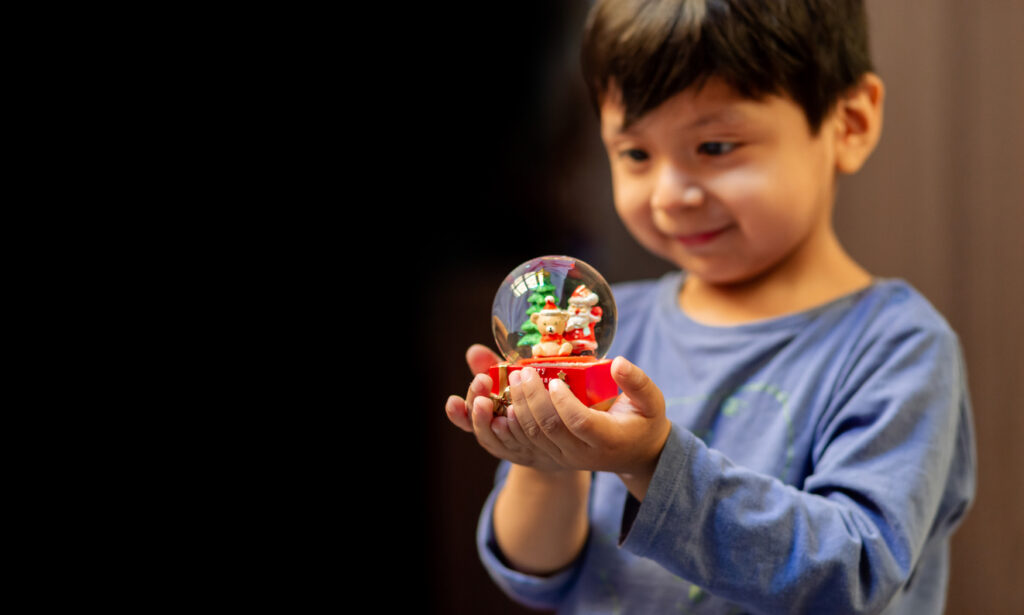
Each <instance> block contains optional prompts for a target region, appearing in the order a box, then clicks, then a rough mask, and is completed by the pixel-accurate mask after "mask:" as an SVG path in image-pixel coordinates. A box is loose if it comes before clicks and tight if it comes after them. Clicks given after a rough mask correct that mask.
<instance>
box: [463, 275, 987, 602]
mask: <svg viewBox="0 0 1024 615" xmlns="http://www.w3.org/2000/svg"><path fill="white" fill-rule="evenodd" d="M682 280H683V277H682V274H679V273H676V274H669V275H666V276H665V277H663V278H662V279H660V280H657V281H650V282H642V283H633V284H625V285H620V286H617V287H616V288H615V289H614V292H615V299H616V303H617V306H618V311H619V325H618V327H619V328H618V332H617V334H616V338H615V341H614V344H613V346H612V348H611V350H610V352H609V355H608V356H610V357H612V356H616V355H623V356H625V357H626V358H628V359H629V360H631V361H633V362H634V363H635V364H637V365H638V366H640V367H641V368H642V369H643V370H644V371H645V372H646V373H647V374H648V375H649V376H650V377H651V378H652V379H653V380H654V382H655V383H656V384H657V385H658V386H659V388H661V390H662V392H663V393H664V395H665V398H666V405H667V413H668V417H669V419H670V420H671V421H672V424H673V427H672V431H671V434H670V436H669V439H668V441H667V443H666V445H665V448H664V450H663V451H662V454H661V457H660V459H659V461H658V466H657V469H656V470H655V473H654V477H653V479H652V481H651V484H650V486H649V488H648V491H647V494H646V496H645V498H644V501H643V502H642V503H639V502H637V501H636V500H635V499H634V498H633V497H632V496H630V495H629V493H628V492H627V491H626V489H625V487H624V485H623V484H622V482H621V481H620V480H619V479H618V478H617V477H616V476H615V475H613V474H606V473H600V472H598V473H595V474H594V481H593V483H592V487H591V497H590V503H589V507H590V508H589V518H590V534H589V536H588V539H587V543H586V545H585V547H584V550H583V552H582V553H581V554H580V557H579V558H577V560H576V562H575V563H574V564H573V565H572V566H570V567H569V568H567V569H566V570H564V571H561V572H559V573H557V574H555V575H552V576H549V577H533V576H529V575H524V574H521V573H519V572H516V571H514V570H511V569H510V568H508V567H507V566H506V565H505V564H504V563H503V559H502V557H501V554H500V551H499V549H498V548H497V545H496V543H495V540H494V535H493V528H492V524H491V515H492V511H493V504H494V498H495V496H496V494H497V492H498V490H499V489H500V488H501V485H502V484H503V481H504V477H505V475H506V474H507V470H508V466H507V463H502V464H501V465H500V466H499V470H498V473H497V481H496V485H495V489H494V491H493V492H492V494H491V497H490V498H489V499H488V501H487V503H486V505H485V506H484V510H483V512H482V514H481V522H480V525H479V528H478V546H479V549H480V554H481V558H482V560H483V562H484V565H485V567H486V568H487V570H488V571H489V572H490V574H491V576H492V577H493V578H494V579H495V581H496V582H497V583H498V584H499V585H500V586H501V587H502V588H503V589H504V590H505V591H506V592H507V593H508V594H509V595H510V596H512V597H513V598H515V599H516V600H518V601H519V602H522V603H524V604H528V605H532V606H537V607H543V608H552V609H557V610H558V611H559V612H565V613H744V612H750V613H786V614H792V613H828V614H834V613H847V612H855V613H861V612H866V613H879V612H884V613H914V614H928V613H941V612H942V609H943V605H944V601H945V590H946V584H947V576H948V572H949V539H950V535H951V534H952V532H953V530H954V529H955V528H956V526H957V525H958V524H959V522H960V521H961V520H962V518H963V516H964V514H965V513H966V511H967V509H968V507H969V505H970V503H971V501H972V498H973V495H974V481H975V470H974V468H975V451H974V438H973V428H972V419H971V409H970V401H969V397H968V393H967V385H966V381H965V375H964V366H963V361H962V355H961V351H960V348H959V344H958V341H957V338H956V336H955V334H954V333H953V332H952V330H951V329H950V328H949V326H948V325H947V323H946V322H945V320H944V319H943V318H942V317H941V316H940V315H939V314H938V313H937V312H936V311H935V310H934V308H932V306H931V305H930V304H929V303H928V302H927V300H925V299H924V298H923V297H922V296H921V295H920V294H918V293H917V292H916V291H914V290H913V289H912V288H911V287H910V286H909V285H907V284H906V283H905V282H902V281H899V280H877V281H876V282H875V283H874V284H873V285H872V286H871V287H869V288H868V289H865V290H863V291H861V292H858V293H854V294H852V295H849V296H847V297H843V298H841V299H838V300H836V301H833V302H831V303H829V304H827V305H824V306H821V307H819V308H815V309H812V310H809V311H806V312H802V313H799V314H794V315H790V316H784V317H781V318H776V319H771V320H766V321H761V322H756V323H750V324H745V325H740V326H733V327H715V326H707V325H702V324H700V323H697V322H695V321H693V320H691V319H690V318H688V317H687V316H686V315H685V314H684V313H683V312H682V311H680V310H679V308H678V306H677V301H676V298H677V296H678V290H679V287H680V284H681V283H682Z"/></svg>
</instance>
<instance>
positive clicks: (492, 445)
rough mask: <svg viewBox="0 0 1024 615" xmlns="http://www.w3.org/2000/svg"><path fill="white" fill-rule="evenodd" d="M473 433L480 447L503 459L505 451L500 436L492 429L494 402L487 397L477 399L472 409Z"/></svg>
mask: <svg viewBox="0 0 1024 615" xmlns="http://www.w3.org/2000/svg"><path fill="white" fill-rule="evenodd" d="M472 417H473V431H474V432H475V433H476V439H477V441H478V442H480V446H482V447H484V448H485V449H487V450H488V451H489V452H490V453H491V454H493V455H497V456H499V457H501V456H502V455H501V451H503V450H504V448H505V447H504V446H502V444H501V441H500V440H498V436H496V435H495V434H494V431H493V430H492V429H491V419H493V418H494V402H492V401H491V400H490V399H488V398H486V397H477V398H476V400H475V401H474V402H473V409H472Z"/></svg>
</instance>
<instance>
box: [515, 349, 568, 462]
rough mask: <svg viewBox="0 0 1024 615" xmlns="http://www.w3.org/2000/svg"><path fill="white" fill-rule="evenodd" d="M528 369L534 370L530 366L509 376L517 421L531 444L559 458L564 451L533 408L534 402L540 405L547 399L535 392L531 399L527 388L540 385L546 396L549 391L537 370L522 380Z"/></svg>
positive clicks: (548, 401)
mask: <svg viewBox="0 0 1024 615" xmlns="http://www.w3.org/2000/svg"><path fill="white" fill-rule="evenodd" d="M527 370H530V371H531V372H533V370H531V369H530V368H526V369H523V370H521V371H517V372H512V373H511V374H509V376H508V384H509V387H508V390H509V394H510V395H511V396H512V407H513V408H514V410H515V415H516V421H517V422H518V423H519V427H520V428H521V429H522V433H523V434H524V435H525V436H526V439H527V441H528V442H529V443H530V446H534V447H536V448H539V449H540V450H542V451H544V452H545V453H547V454H548V455H550V456H551V457H552V458H554V459H559V458H561V456H562V451H561V450H560V449H559V448H558V447H557V446H555V444H554V443H553V442H552V441H551V440H550V439H549V438H548V436H547V434H546V433H545V431H544V429H543V428H542V427H541V425H540V423H539V422H538V421H537V414H536V412H535V409H534V408H533V405H534V404H536V405H540V404H542V403H544V402H545V400H544V399H542V398H541V397H540V396H538V395H536V394H535V395H534V396H533V398H532V401H531V400H530V399H528V398H527V392H526V391H527V389H532V388H535V387H538V386H539V387H540V391H541V393H542V394H543V395H544V396H545V397H546V396H547V392H546V391H545V390H544V385H543V384H541V381H540V376H538V375H536V372H533V373H532V374H531V378H529V379H527V380H526V381H523V380H522V377H523V376H525V375H526V373H525V372H526V371H527ZM547 403H548V404H550V403H551V401H550V399H549V400H547Z"/></svg>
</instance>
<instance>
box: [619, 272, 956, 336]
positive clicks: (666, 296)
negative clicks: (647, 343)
mask: <svg viewBox="0 0 1024 615" xmlns="http://www.w3.org/2000/svg"><path fill="white" fill-rule="evenodd" d="M684 280H685V273H684V272H681V271H674V272H669V273H666V274H665V275H663V276H661V277H660V278H655V279H645V280H636V281H629V282H620V283H616V284H613V285H612V290H613V293H614V298H615V303H616V308H617V310H618V313H619V315H620V316H627V317H634V318H635V317H637V316H642V315H646V316H648V319H645V320H646V324H648V325H650V324H653V323H652V319H654V320H656V319H657V318H655V317H656V316H657V317H669V318H671V319H672V320H673V322H674V323H675V324H679V322H680V321H676V319H675V317H676V316H680V317H682V318H683V319H685V317H684V316H682V315H681V314H678V313H677V312H678V307H677V303H676V298H677V296H678V292H679V289H680V288H681V285H682V283H683V281H684ZM685 320H686V321H688V319H685ZM812 320H816V321H819V322H831V323H832V325H831V326H839V327H850V328H856V329H859V333H860V334H861V335H864V336H867V337H890V336H901V335H906V334H909V333H912V332H919V333H927V334H929V335H933V336H937V337H941V338H950V339H953V340H955V339H956V333H955V332H954V331H953V329H952V327H951V326H950V324H949V322H948V321H947V320H946V318H945V317H944V316H943V315H942V314H941V313H940V312H939V311H938V309H936V307H935V306H934V305H933V304H932V303H931V301H929V300H928V298H927V297H925V296H924V295H923V294H922V293H921V292H920V291H918V290H917V289H916V288H915V287H914V286H913V285H912V284H910V283H909V282H908V281H906V280H904V279H901V278H885V277H878V278H875V280H874V281H873V282H872V284H871V285H870V286H868V287H866V288H864V289H862V290H860V291H857V292H855V293H852V294H850V295H847V296H845V297H841V298H839V299H836V300H834V301H832V302H829V303H828V304H826V305H823V306H819V307H817V308H812V309H810V310H807V311H805V312H802V313H798V314H792V315H789V316H783V317H780V318H777V319H772V320H771V321H768V322H760V323H756V324H755V325H753V326H749V325H740V326H738V327H736V328H735V329H737V330H741V331H743V332H745V333H751V332H754V331H755V330H756V331H764V330H778V329H788V328H791V327H796V328H800V327H803V326H805V325H806V324H808V322H809V321H812ZM687 324H690V323H687ZM727 330H728V328H716V329H715V331H716V333H718V334H726V333H727Z"/></svg>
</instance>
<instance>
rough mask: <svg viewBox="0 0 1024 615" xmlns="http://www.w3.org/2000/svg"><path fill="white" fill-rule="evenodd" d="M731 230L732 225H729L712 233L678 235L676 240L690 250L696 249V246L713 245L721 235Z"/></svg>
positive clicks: (711, 231)
mask: <svg viewBox="0 0 1024 615" xmlns="http://www.w3.org/2000/svg"><path fill="white" fill-rule="evenodd" d="M730 228H732V225H731V224H728V225H726V226H723V227H721V228H718V229H714V230H710V231H703V232H700V233H691V234H689V235H676V239H677V240H679V242H680V243H682V244H683V245H684V246H686V247H688V248H690V247H695V246H702V245H704V244H707V243H711V242H712V241H714V240H715V239H717V238H718V237H719V236H720V235H722V233H725V232H726V231H728V230H729V229H730Z"/></svg>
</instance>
